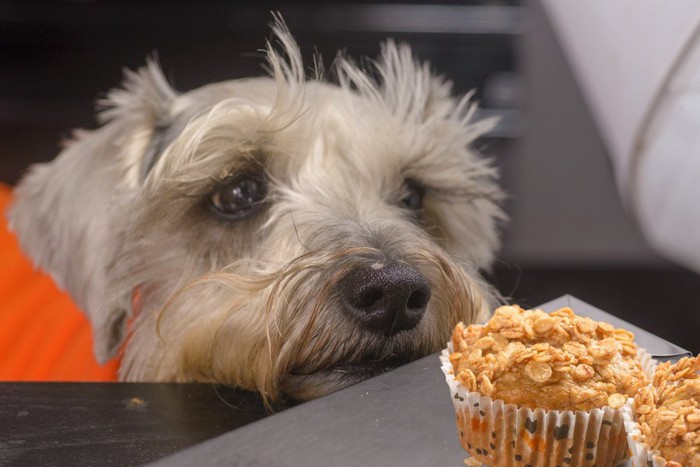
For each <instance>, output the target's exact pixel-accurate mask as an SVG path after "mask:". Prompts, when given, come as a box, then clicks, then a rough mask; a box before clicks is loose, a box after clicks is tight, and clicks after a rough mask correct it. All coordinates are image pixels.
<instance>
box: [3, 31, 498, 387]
mask: <svg viewBox="0 0 700 467" xmlns="http://www.w3.org/2000/svg"><path fill="white" fill-rule="evenodd" d="M274 32H275V38H276V41H277V45H275V46H272V45H269V46H268V50H267V55H268V65H269V68H270V74H271V76H270V77H262V78H253V79H241V80H235V81H230V82H222V83H216V84H212V85H208V86H204V87H202V88H199V89H197V90H194V91H191V92H189V93H185V94H178V93H176V92H174V91H173V90H172V89H171V88H170V86H169V85H168V84H167V82H166V80H165V79H164V78H163V76H162V74H161V72H160V70H159V68H158V66H157V65H156V64H155V63H153V62H150V63H148V64H147V66H146V67H144V68H142V69H141V70H139V71H138V72H136V73H128V75H127V78H126V80H125V83H124V89H121V90H115V91H113V92H111V93H110V94H109V96H108V99H107V101H106V104H107V106H108V107H107V109H106V110H103V112H102V114H101V118H102V119H103V121H104V123H105V124H104V125H103V126H102V127H101V128H99V129H97V130H95V131H91V132H85V133H83V134H80V135H79V136H78V137H77V138H76V140H75V141H74V142H72V143H71V144H70V145H69V146H67V147H66V149H65V150H64V151H63V152H62V153H61V154H60V155H59V157H58V158H57V159H56V160H55V161H53V162H51V163H48V164H42V165H38V166H34V167H33V168H32V169H31V171H30V173H29V174H28V175H27V176H26V177H25V179H24V180H23V181H22V182H21V184H20V185H19V186H18V188H17V190H16V202H15V204H14V207H13V209H12V210H11V213H10V221H11V225H12V227H13V228H14V229H15V230H16V232H17V234H18V236H19V238H20V241H21V244H22V246H23V248H24V249H25V250H26V251H27V252H28V253H29V254H30V255H31V256H32V257H33V258H34V259H35V261H36V263H37V264H38V265H39V266H41V267H42V268H44V269H45V270H47V271H48V272H50V273H51V274H52V275H53V277H54V278H55V279H56V281H57V282H58V284H59V285H61V286H62V287H63V288H65V289H66V290H67V291H68V292H69V293H70V294H71V295H72V296H73V297H74V299H75V300H76V302H77V303H78V305H79V306H80V307H81V308H82V309H83V310H84V311H85V312H86V314H87V315H88V317H89V319H90V321H91V323H92V326H93V328H94V336H95V353H96V355H97V357H98V359H99V360H101V361H105V360H107V359H109V358H110V357H112V356H113V355H115V353H116V352H118V350H119V349H120V348H123V349H124V355H123V359H122V366H121V369H120V376H121V377H122V378H123V379H127V380H179V381H183V380H198V381H217V382H222V383H226V384H232V385H237V386H240V387H243V388H248V389H253V390H258V391H260V392H261V393H262V394H263V396H264V397H266V398H268V399H270V400H272V399H274V398H275V397H277V396H278V395H279V394H280V393H287V394H290V395H292V396H295V397H299V398H309V397H314V396H317V395H321V394H324V393H327V392H330V391H332V390H335V389H337V388H339V387H343V386H345V385H347V384H349V383H351V382H354V381H357V380H358V379H361V378H364V377H367V376H369V375H372V374H375V373H377V372H380V371H382V370H384V369H386V368H389V367H392V366H395V365H397V364H399V363H401V362H404V361H408V360H411V359H414V358H417V357H419V356H422V355H425V354H427V353H429V352H434V351H436V350H438V349H439V348H441V347H442V346H443V345H444V343H445V342H446V340H447V339H448V338H449V335H450V332H451V328H452V326H454V324H456V322H457V321H459V320H463V321H467V322H471V321H474V320H476V319H478V318H480V317H483V316H484V313H485V311H486V310H487V309H488V307H489V303H490V302H491V301H492V299H493V294H492V292H491V291H490V289H489V288H488V286H486V285H485V284H484V283H483V281H482V280H481V278H480V276H479V273H478V271H479V269H480V268H484V267H487V266H488V265H489V264H490V262H491V261H492V259H493V256H494V251H495V249H496V248H497V246H498V240H497V232H496V230H497V223H498V221H499V219H501V218H502V214H501V211H500V209H499V207H498V200H499V198H500V191H499V188H498V187H497V185H496V183H495V173H494V170H493V168H492V167H491V166H490V165H489V164H488V163H487V162H486V161H485V160H484V159H483V158H481V157H479V156H478V155H477V154H476V153H475V152H473V151H472V150H471V149H470V147H469V146H470V144H471V143H472V142H473V141H474V139H475V138H477V137H478V136H480V135H481V134H483V133H484V132H485V131H486V130H488V129H489V128H490V127H491V125H492V122H489V121H481V122H474V121H472V120H473V119H472V117H473V115H472V114H473V112H472V110H473V106H472V105H471V104H470V102H469V98H468V97H465V98H462V99H455V98H454V97H452V96H451V86H450V83H448V82H446V81H445V80H443V79H441V78H439V77H437V76H434V75H432V74H431V72H430V70H429V68H428V66H427V65H426V64H421V63H418V62H416V61H415V60H414V59H413V57H412V54H411V52H410V50H409V49H408V48H407V47H405V46H399V45H396V44H394V43H393V42H388V43H387V44H385V45H384V47H383V50H382V54H381V57H380V59H379V60H378V61H377V62H376V63H375V64H374V66H373V68H372V69H371V70H368V71H364V70H361V69H360V68H358V67H356V66H355V65H353V64H352V63H351V62H350V61H349V60H347V59H343V58H339V59H338V60H337V61H336V62H335V63H334V66H333V69H332V71H333V72H334V73H335V75H336V76H337V84H330V83H328V82H324V81H323V80H322V79H320V78H318V77H317V78H315V79H307V78H306V77H305V74H304V70H303V65H302V61H301V57H300V53H299V50H298V48H297V46H296V44H295V42H294V41H293V39H292V38H291V36H290V35H289V33H288V31H287V30H286V28H285V27H284V25H283V24H282V23H281V22H278V23H277V24H276V25H275V26H274ZM277 50H280V51H277ZM319 74H320V73H319Z"/></svg>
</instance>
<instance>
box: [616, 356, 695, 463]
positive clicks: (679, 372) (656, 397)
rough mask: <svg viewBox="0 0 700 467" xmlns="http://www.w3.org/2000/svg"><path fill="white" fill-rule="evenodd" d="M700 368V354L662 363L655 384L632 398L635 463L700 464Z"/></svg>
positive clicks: (631, 434)
mask: <svg viewBox="0 0 700 467" xmlns="http://www.w3.org/2000/svg"><path fill="white" fill-rule="evenodd" d="M699 371H700V356H696V357H694V358H690V357H685V358H682V359H680V360H679V361H678V362H677V363H676V364H673V365H672V364H671V363H669V362H664V363H660V364H659V365H658V366H657V368H656V371H655V373H654V378H653V380H652V384H651V385H649V386H646V387H644V388H642V389H640V390H639V391H638V392H637V394H636V395H635V397H634V399H633V400H632V401H630V406H631V414H632V416H633V417H634V420H635V422H636V423H633V424H632V425H631V426H630V427H629V428H630V430H629V432H630V438H631V439H630V441H631V445H632V452H633V454H634V456H635V464H636V465H644V466H646V465H658V466H663V465H666V466H668V467H680V466H686V467H700V375H699V374H698V372H699ZM635 444H636V445H635Z"/></svg>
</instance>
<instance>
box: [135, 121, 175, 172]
mask: <svg viewBox="0 0 700 467" xmlns="http://www.w3.org/2000/svg"><path fill="white" fill-rule="evenodd" d="M168 127H169V125H164V124H158V125H156V126H155V127H154V128H153V134H152V135H151V140H150V141H149V142H148V146H147V147H146V152H145V153H144V155H143V164H142V165H141V180H145V179H146V177H147V176H148V174H149V173H150V172H151V169H153V166H154V165H156V162H158V159H160V156H161V155H162V154H163V151H164V150H165V147H166V146H167V143H168V141H166V137H165V136H166V135H165V133H166V131H167V129H168Z"/></svg>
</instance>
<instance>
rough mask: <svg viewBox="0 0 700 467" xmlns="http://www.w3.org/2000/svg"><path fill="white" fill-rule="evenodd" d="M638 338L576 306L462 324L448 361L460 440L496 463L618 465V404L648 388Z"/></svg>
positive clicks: (622, 452)
mask: <svg viewBox="0 0 700 467" xmlns="http://www.w3.org/2000/svg"><path fill="white" fill-rule="evenodd" d="M633 339H634V336H633V334H632V333H631V332H629V331H626V330H623V329H616V328H615V327H614V326H612V325H610V324H608V323H604V322H596V321H593V320H592V319H590V318H585V317H580V316H576V315H575V314H574V312H573V311H572V310H571V309H570V308H561V309H559V310H557V311H555V312H553V313H549V314H548V313H545V312H543V311H541V310H524V309H522V308H520V307H518V306H504V307H501V308H499V309H497V310H496V311H495V313H494V315H493V317H492V318H491V319H490V320H489V321H488V322H487V323H485V324H483V325H474V324H472V325H470V326H464V325H463V324H462V323H459V324H458V325H457V326H456V327H455V329H454V332H453V335H452V340H451V342H450V343H449V344H448V350H446V351H444V352H443V357H442V358H443V370H444V371H445V375H446V379H447V381H448V384H449V385H450V386H451V389H452V393H453V402H454V403H455V408H456V410H457V425H458V429H459V435H460V442H461V443H462V445H463V446H464V448H465V449H466V450H467V452H469V454H471V455H472V457H474V458H476V459H477V460H478V461H481V462H483V463H485V464H488V465H525V464H531V465H549V464H551V465H565V464H569V465H593V464H595V465H597V466H599V467H600V466H602V465H616V464H617V463H619V462H621V461H622V460H624V459H625V458H626V457H627V455H628V450H627V441H626V435H625V432H624V426H623V419H622V410H620V409H621V407H623V406H624V404H625V401H626V400H627V398H628V397H631V396H632V395H634V394H635V393H636V392H637V390H639V389H640V388H641V387H643V386H644V385H645V384H647V379H646V377H645V375H644V372H643V370H642V366H641V364H640V361H639V358H638V350H639V349H638V348H637V345H636V344H635V343H634V340H633ZM497 446H498V449H496V447H497Z"/></svg>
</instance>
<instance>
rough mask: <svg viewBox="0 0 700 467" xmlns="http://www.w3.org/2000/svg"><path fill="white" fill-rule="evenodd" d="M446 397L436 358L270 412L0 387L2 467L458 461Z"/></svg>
mask: <svg viewBox="0 0 700 467" xmlns="http://www.w3.org/2000/svg"><path fill="white" fill-rule="evenodd" d="M566 300H576V299H573V298H566V297H565V298H562V299H560V302H559V304H556V303H554V304H549V305H547V304H546V305H544V306H545V307H546V308H545V309H548V308H549V310H550V311H551V309H553V307H556V306H557V305H561V304H563V303H567V302H566ZM574 309H575V310H576V311H577V313H580V314H587V315H590V316H591V317H594V318H598V319H599V318H604V319H606V320H608V321H610V322H613V324H616V325H620V324H624V325H625V326H626V327H627V328H629V329H632V330H633V331H635V334H636V335H637V340H638V342H639V343H640V345H641V346H644V347H646V348H647V349H649V350H650V351H651V352H652V353H655V354H668V353H673V352H676V351H679V350H682V349H679V348H678V347H677V346H675V345H673V344H670V343H668V342H666V341H664V340H662V339H659V338H657V337H655V336H654V335H653V334H650V333H646V332H645V331H642V330H639V329H635V327H634V326H631V325H629V324H625V323H623V322H620V321H619V320H618V319H616V318H615V317H613V316H610V315H607V314H606V313H604V312H602V311H600V310H596V309H594V308H593V307H589V306H587V305H585V304H582V303H575V307H574ZM448 396H449V391H448V389H447V385H446V384H445V382H444V376H443V374H442V372H441V370H440V364H439V361H438V357H437V355H430V356H427V357H425V358H423V359H420V360H417V361H415V362H413V363H410V364H408V365H405V366H403V367H401V368H398V369H396V370H394V371H391V372H389V373H386V374H383V375H380V376H378V377H376V378H372V379H370V380H367V381H364V382H362V383H359V384H357V385H355V386H352V387H349V388H346V389H344V390H341V391H338V392H336V393H334V394H331V395H329V396H326V397H323V398H320V399H317V400H314V401H311V402H307V403H304V404H299V405H297V406H294V407H289V408H287V409H286V410H282V411H280V412H278V413H276V414H274V415H271V416H270V414H269V413H267V412H266V411H265V410H264V408H263V407H262V404H261V403H260V400H259V399H258V398H257V396H256V395H254V394H251V393H248V392H244V391H239V390H235V389H231V388H223V387H220V386H215V385H206V384H136V383H94V384H90V383H0V465H143V464H145V463H148V462H152V461H157V462H156V465H182V466H185V465H186V466H191V465H198V466H202V467H203V466H207V465H231V466H254V465H259V466H302V465H303V466H310V467H313V466H327V465H339V466H353V465H363V466H386V465H401V466H403V467H410V466H425V465H446V466H449V465H453V466H458V465H463V464H462V462H463V460H464V458H465V457H466V454H465V452H464V451H463V450H462V448H461V446H460V445H459V442H458V440H457V435H456V429H455V425H454V412H453V409H452V404H451V402H450V399H449V397H448Z"/></svg>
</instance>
